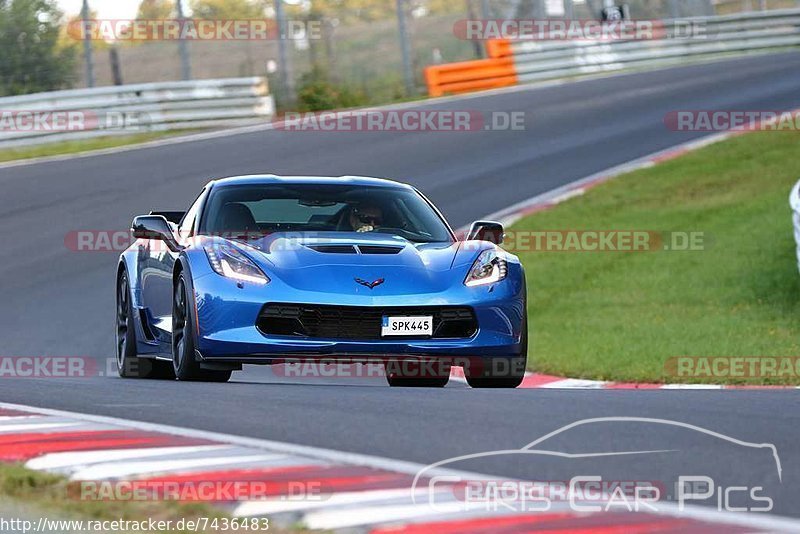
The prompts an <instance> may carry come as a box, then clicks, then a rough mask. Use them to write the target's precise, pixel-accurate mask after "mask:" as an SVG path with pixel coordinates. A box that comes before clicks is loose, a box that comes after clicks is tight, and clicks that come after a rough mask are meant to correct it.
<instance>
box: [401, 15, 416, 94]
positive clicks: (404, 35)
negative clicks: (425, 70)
mask: <svg viewBox="0 0 800 534" xmlns="http://www.w3.org/2000/svg"><path fill="white" fill-rule="evenodd" d="M397 29H398V31H399V33H400V51H401V52H402V54H403V79H404V80H405V83H406V94H407V95H409V96H411V95H413V94H414V93H415V91H414V71H413V69H412V67H411V49H410V47H409V44H408V28H407V27H406V2H405V0H397Z"/></svg>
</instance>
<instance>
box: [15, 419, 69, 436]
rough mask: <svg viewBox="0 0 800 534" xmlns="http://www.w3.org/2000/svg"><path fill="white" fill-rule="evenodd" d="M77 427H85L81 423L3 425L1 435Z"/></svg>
mask: <svg viewBox="0 0 800 534" xmlns="http://www.w3.org/2000/svg"><path fill="white" fill-rule="evenodd" d="M77 426H85V425H84V424H83V423H81V422H75V423H30V424H19V425H2V426H0V434H12V433H20V432H38V431H40V430H53V429H56V428H72V427H77Z"/></svg>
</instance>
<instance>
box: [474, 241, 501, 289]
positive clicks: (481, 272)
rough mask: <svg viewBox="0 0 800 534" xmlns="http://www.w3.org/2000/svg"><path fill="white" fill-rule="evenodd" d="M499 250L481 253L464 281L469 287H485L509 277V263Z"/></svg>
mask: <svg viewBox="0 0 800 534" xmlns="http://www.w3.org/2000/svg"><path fill="white" fill-rule="evenodd" d="M500 254H501V253H498V251H497V250H485V251H483V252H481V255H480V256H478V259H477V260H475V263H473V264H472V268H471V269H470V270H469V274H467V278H466V279H465V280H464V285H466V286H467V287H475V286H483V285H486V284H493V283H495V282H499V281H501V280H503V279H505V277H506V276H507V275H508V262H506V260H505V258H503V257H502V256H501V255H500Z"/></svg>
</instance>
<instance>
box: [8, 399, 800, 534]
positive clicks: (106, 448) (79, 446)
mask: <svg viewBox="0 0 800 534" xmlns="http://www.w3.org/2000/svg"><path fill="white" fill-rule="evenodd" d="M0 461H3V462H18V463H23V464H24V465H25V466H26V467H28V468H30V469H34V470H39V471H47V472H51V473H57V474H60V475H62V476H65V477H68V478H69V479H70V480H71V481H75V482H76V483H77V482H80V481H83V482H90V483H98V482H103V481H105V482H131V481H136V482H142V483H151V484H152V483H159V482H162V483H171V484H191V483H193V482H199V481H202V482H204V483H212V484H216V483H219V484H226V483H259V484H261V487H262V488H268V491H267V492H266V493H263V494H261V496H260V498H259V499H258V500H246V499H245V500H240V501H235V502H230V501H226V502H211V503H210V504H215V505H218V506H220V507H222V508H223V509H226V510H227V511H229V512H230V513H231V514H232V515H233V516H237V517H267V518H268V519H269V520H270V523H271V524H273V525H277V526H282V525H286V526H291V525H294V526H298V525H299V526H302V527H305V528H309V529H322V530H329V531H343V530H346V531H348V532H371V533H390V532H391V533H426V532H445V533H447V532H487V533H489V532H498V531H502V532H508V533H513V532H530V531H532V530H548V531H549V530H560V531H569V532H572V533H576V532H586V533H589V532H654V531H658V532H684V531H687V530H691V531H697V532H700V531H702V532H797V531H798V530H799V529H800V522H797V521H794V520H791V519H786V518H780V517H771V516H760V517H755V516H754V515H753V514H749V515H745V514H722V513H719V512H716V511H713V510H711V509H705V508H698V507H690V508H687V509H686V510H684V511H680V512H679V511H678V510H677V507H674V506H672V505H666V507H664V508H663V510H659V512H658V513H647V514H645V513H622V512H597V513H576V512H573V511H571V510H569V509H568V508H554V509H551V510H549V511H547V512H541V513H521V512H509V511H504V512H492V511H486V510H483V509H471V510H466V511H465V510H464V509H463V506H464V503H463V502H461V501H459V500H457V498H456V497H455V492H453V491H452V488H450V489H449V490H448V488H447V487H443V486H440V485H437V486H436V488H437V490H439V489H440V488H443V490H442V495H443V497H444V499H439V498H438V496H439V494H438V493H437V501H436V506H435V507H433V506H431V505H429V504H428V496H429V495H428V492H427V490H426V489H422V488H420V486H417V488H419V489H416V490H412V487H413V486H412V483H413V479H414V476H415V475H416V474H417V473H419V472H420V471H421V470H422V469H424V468H426V466H423V465H420V464H414V463H410V462H404V461H397V460H391V459H388V458H380V457H376V456H367V455H361V454H352V453H346V452H340V451H334V450H328V449H320V448H315V447H307V446H301V445H292V444H288V443H281V442H276V441H268V440H260V439H253V438H245V437H241V436H232V435H226V434H219V433H214V432H204V431H198V430H191V429H186V428H179V427H172V426H166V425H158V424H151V423H143V422H137V421H129V420H123V419H116V418H111V417H102V416H93V415H85V414H78V413H73V412H65V411H59V410H49V409H43V408H34V407H30V406H20V405H14V404H7V403H0ZM438 475H447V476H450V477H453V476H456V477H460V478H461V479H462V480H487V479H488V480H494V481H497V480H500V479H499V478H498V477H489V476H487V475H479V474H475V473H468V472H463V471H455V470H450V469H430V470H428V471H426V477H428V476H438ZM309 482H313V483H314V484H315V487H317V488H319V489H320V490H321V491H319V492H317V493H316V494H315V495H314V497H313V498H308V497H304V498H300V499H298V498H296V495H292V494H291V487H292V486H291V485H290V484H288V483H294V485H295V486H297V485H302V484H304V483H309ZM265 495H266V497H265ZM414 496H416V497H417V498H416V499H412V497H414ZM420 497H422V498H420Z"/></svg>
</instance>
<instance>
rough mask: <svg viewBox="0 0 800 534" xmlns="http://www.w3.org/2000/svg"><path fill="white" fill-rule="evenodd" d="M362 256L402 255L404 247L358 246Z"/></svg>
mask: <svg viewBox="0 0 800 534" xmlns="http://www.w3.org/2000/svg"><path fill="white" fill-rule="evenodd" d="M358 250H359V251H360V252H361V254H400V252H401V251H402V250H403V247H387V246H381V245H358Z"/></svg>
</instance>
